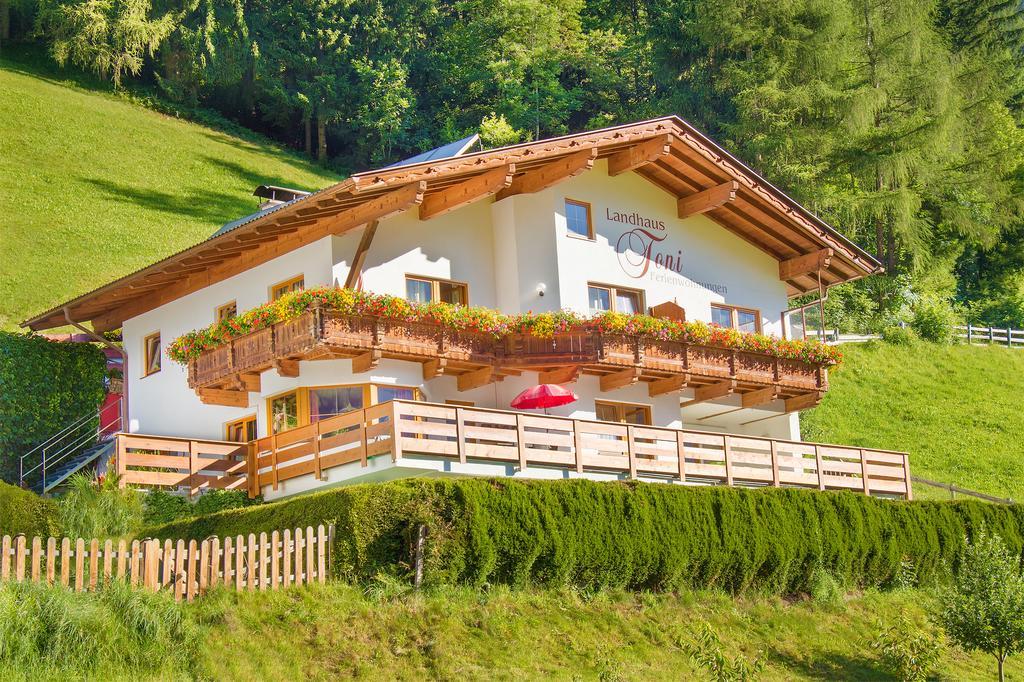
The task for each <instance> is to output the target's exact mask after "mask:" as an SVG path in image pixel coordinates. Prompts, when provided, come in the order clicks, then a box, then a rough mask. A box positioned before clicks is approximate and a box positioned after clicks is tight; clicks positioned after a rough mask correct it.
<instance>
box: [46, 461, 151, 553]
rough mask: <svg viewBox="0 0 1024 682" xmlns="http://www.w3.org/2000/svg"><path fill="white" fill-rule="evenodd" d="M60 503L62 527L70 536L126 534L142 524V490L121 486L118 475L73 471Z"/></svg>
mask: <svg viewBox="0 0 1024 682" xmlns="http://www.w3.org/2000/svg"><path fill="white" fill-rule="evenodd" d="M59 504H60V524H61V530H62V531H63V532H64V534H65V535H67V536H69V537H73V538H102V537H123V536H126V535H130V534H132V533H134V532H135V531H136V530H138V529H139V527H140V526H141V525H142V500H140V499H139V492H138V491H136V490H133V489H131V488H121V487H119V486H118V481H117V477H116V476H107V477H106V478H97V477H95V476H92V475H87V474H84V473H77V474H73V475H72V476H71V477H70V478H68V489H67V492H66V493H64V496H63V497H61V498H60V503H59Z"/></svg>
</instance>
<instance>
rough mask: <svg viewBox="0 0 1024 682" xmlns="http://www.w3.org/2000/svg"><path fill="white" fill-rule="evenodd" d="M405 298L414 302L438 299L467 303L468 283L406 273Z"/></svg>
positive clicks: (458, 303) (443, 301) (461, 303)
mask: <svg viewBox="0 0 1024 682" xmlns="http://www.w3.org/2000/svg"><path fill="white" fill-rule="evenodd" d="M405 298H406V299H407V300H409V301H412V302H414V303H431V302H433V301H440V302H442V303H451V304H453V305H469V285H468V284H466V283H464V282H456V281H453V280H450V279H438V278H436V277H421V276H419V275H406V276H405Z"/></svg>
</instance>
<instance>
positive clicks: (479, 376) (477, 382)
mask: <svg viewBox="0 0 1024 682" xmlns="http://www.w3.org/2000/svg"><path fill="white" fill-rule="evenodd" d="M494 379H495V377H494V368H493V367H491V366H490V365H488V366H487V367H481V368H480V369H474V370H472V371H470V372H466V373H465V374H460V375H459V377H458V380H457V381H458V388H459V390H460V391H470V390H472V389H474V388H480V387H481V386H486V385H487V384H489V383H491V382H492V381H494Z"/></svg>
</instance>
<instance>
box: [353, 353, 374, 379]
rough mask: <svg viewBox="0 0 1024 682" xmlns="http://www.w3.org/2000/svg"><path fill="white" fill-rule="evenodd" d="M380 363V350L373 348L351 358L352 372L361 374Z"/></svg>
mask: <svg viewBox="0 0 1024 682" xmlns="http://www.w3.org/2000/svg"><path fill="white" fill-rule="evenodd" d="M378 364H380V350H378V349H376V348H375V349H373V350H369V351H366V352H365V353H363V354H362V355H357V356H355V357H354V358H352V373H353V374H362V373H363V372H369V371H370V370H371V369H373V368H374V367H376V366H377V365H378Z"/></svg>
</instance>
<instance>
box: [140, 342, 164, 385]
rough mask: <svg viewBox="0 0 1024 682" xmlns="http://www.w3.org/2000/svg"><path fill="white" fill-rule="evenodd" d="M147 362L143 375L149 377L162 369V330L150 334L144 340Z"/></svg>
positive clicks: (143, 345)
mask: <svg viewBox="0 0 1024 682" xmlns="http://www.w3.org/2000/svg"><path fill="white" fill-rule="evenodd" d="M142 347H143V350H144V353H143V355H144V356H145V362H146V364H145V365H144V367H143V374H142V376H145V377H148V376H149V375H150V374H156V373H157V372H159V371H160V332H157V333H156V334H150V335H149V336H147V337H146V338H145V339H143V341H142Z"/></svg>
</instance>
